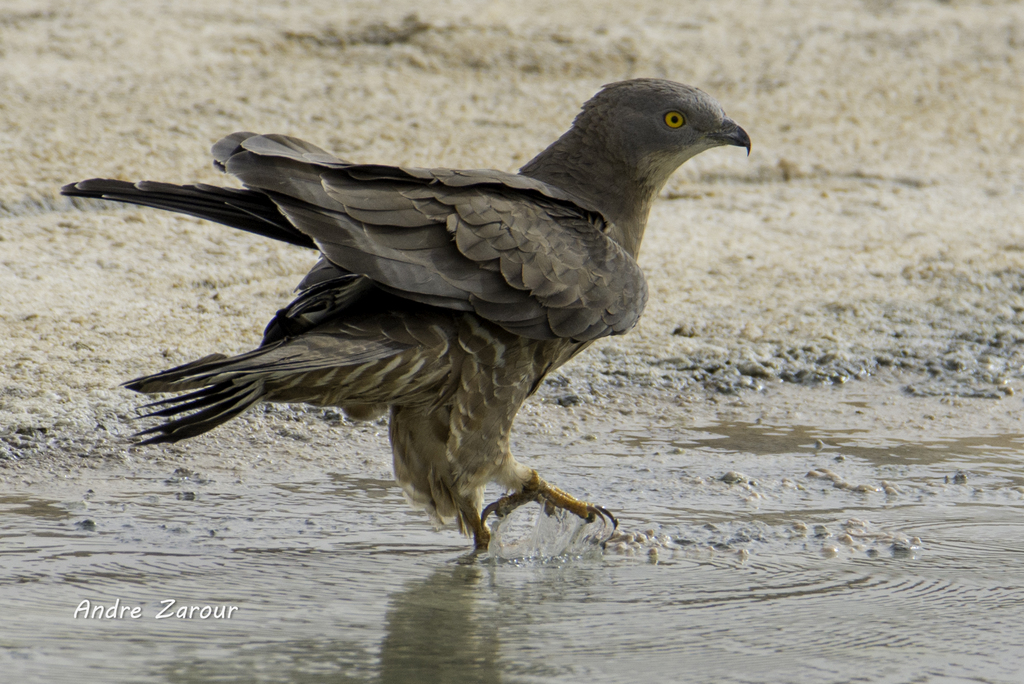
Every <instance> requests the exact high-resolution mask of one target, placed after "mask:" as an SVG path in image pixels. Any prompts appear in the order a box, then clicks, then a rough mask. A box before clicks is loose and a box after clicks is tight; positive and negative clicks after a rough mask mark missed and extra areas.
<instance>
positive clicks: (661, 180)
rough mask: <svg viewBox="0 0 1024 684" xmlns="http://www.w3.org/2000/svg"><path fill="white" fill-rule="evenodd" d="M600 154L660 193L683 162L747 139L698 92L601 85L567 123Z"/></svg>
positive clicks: (643, 82) (659, 85)
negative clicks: (594, 144)
mask: <svg viewBox="0 0 1024 684" xmlns="http://www.w3.org/2000/svg"><path fill="white" fill-rule="evenodd" d="M573 128H575V129H578V130H580V131H581V132H583V133H584V134H585V136H586V137H587V138H589V139H592V140H595V141H600V144H601V146H602V147H604V149H605V153H606V154H607V155H608V156H609V157H611V158H614V159H615V160H617V161H621V162H624V164H625V167H626V168H628V169H632V170H634V174H635V175H634V178H635V180H636V181H638V182H641V183H643V184H644V185H647V186H649V187H651V188H652V189H653V190H654V191H655V192H657V191H658V190H660V189H661V187H662V186H663V185H664V184H665V181H667V180H668V177H669V176H670V175H671V174H672V172H673V171H675V170H676V169H677V168H679V166H681V165H682V164H683V163H684V162H685V161H686V160H688V159H690V158H692V157H694V156H696V155H698V154H700V153H701V152H704V151H706V150H709V149H711V148H713V147H719V146H721V145H736V146H739V147H745V148H746V149H747V154H750V137H749V136H748V135H747V133H746V131H744V130H743V129H742V128H740V127H739V126H738V125H736V122H735V121H733V120H732V119H730V118H729V117H727V116H726V115H725V112H724V111H723V110H722V107H721V105H719V104H718V102H716V101H715V99H714V98H712V97H711V96H710V95H708V94H707V93H705V92H704V91H702V90H700V89H698V88H694V87H692V86H688V85H683V84H681V83H674V82H672V81H665V80H661V79H653V78H642V79H634V80H631V81H620V82H618V83H612V84H609V85H607V86H605V87H604V88H603V89H602V90H601V91H600V92H599V93H598V94H597V95H595V96H594V97H592V98H591V99H590V100H589V101H588V102H587V103H586V104H584V105H583V110H582V111H581V112H580V114H579V115H578V116H577V117H576V120H575V121H574V122H573Z"/></svg>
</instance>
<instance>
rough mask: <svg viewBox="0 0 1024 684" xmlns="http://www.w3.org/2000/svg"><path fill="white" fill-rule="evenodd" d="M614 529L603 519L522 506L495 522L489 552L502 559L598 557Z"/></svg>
mask: <svg viewBox="0 0 1024 684" xmlns="http://www.w3.org/2000/svg"><path fill="white" fill-rule="evenodd" d="M612 531H613V530H612V526H611V524H610V523H608V522H605V521H604V520H602V519H601V518H598V519H597V520H595V521H594V522H591V523H588V522H586V521H585V520H583V519H582V518H580V517H579V516H577V515H575V514H573V513H570V512H568V511H564V510H561V509H553V510H551V511H550V512H546V511H545V510H544V509H542V508H541V507H540V506H535V505H527V506H521V507H519V508H517V509H516V510H515V511H513V512H512V513H510V514H509V515H507V516H505V517H504V518H499V519H498V520H497V521H496V522H495V523H494V525H493V527H492V528H491V543H490V545H489V546H488V547H487V553H488V555H489V556H490V557H491V558H494V559H501V560H541V561H544V560H551V559H555V558H564V557H599V556H600V555H601V553H602V546H603V543H604V541H605V540H607V539H608V537H609V535H610V534H611V533H612Z"/></svg>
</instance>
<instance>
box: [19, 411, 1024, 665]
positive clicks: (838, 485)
mask: <svg viewBox="0 0 1024 684" xmlns="http://www.w3.org/2000/svg"><path fill="white" fill-rule="evenodd" d="M1022 442H1024V437H1021V436H1020V435H1006V436H1001V437H998V438H995V437H985V438H977V439H970V440H959V441H942V442H932V443H924V442H918V443H907V442H898V441H893V440H888V441H883V440H878V439H875V438H873V437H872V435H870V434H868V433H854V432H836V431H828V430H822V429H817V428H801V427H776V426H760V425H750V424H731V425H720V426H716V427H710V428H705V429H703V430H685V429H672V428H658V429H654V430H646V431H643V432H619V433H615V434H614V435H613V439H612V440H611V441H607V442H604V441H602V442H590V443H586V444H582V443H581V444H578V445H575V446H571V447H569V448H558V449H555V448H551V450H550V453H547V454H542V455H540V456H539V457H537V458H536V459H533V460H530V461H529V462H530V465H533V466H535V467H538V468H539V469H540V470H541V472H542V473H543V474H544V475H545V476H546V477H547V478H548V479H549V480H550V481H552V482H554V483H556V484H558V485H560V486H562V487H564V488H566V489H569V490H570V491H573V492H575V493H579V494H581V495H583V496H585V497H589V498H592V499H596V500H599V501H600V502H601V503H602V504H604V505H606V506H608V507H609V508H611V509H613V510H614V511H616V512H617V513H619V515H620V520H621V529H622V530H623V531H624V532H625V533H628V534H630V535H631V536H630V537H620V538H619V539H620V541H618V542H616V543H612V544H609V545H608V548H607V550H606V551H604V552H603V553H600V552H594V553H591V554H589V555H587V556H586V557H582V558H577V557H573V558H564V557H563V558H556V559H548V560H546V561H539V560H519V561H514V562H509V561H496V560H493V559H489V558H487V557H478V558H473V557H471V556H469V555H468V554H467V550H468V545H467V543H466V540H464V539H462V538H461V537H459V536H458V535H456V534H455V533H454V532H452V531H450V530H449V531H443V532H441V533H437V532H434V531H433V530H432V529H431V528H430V526H429V525H428V524H427V522H426V520H425V519H424V518H423V516H422V515H421V514H418V513H416V512H413V511H410V510H409V509H408V508H407V507H406V506H405V504H404V502H403V500H402V497H401V495H400V491H399V489H398V488H397V487H396V486H394V485H393V484H392V483H391V482H388V481H381V480H374V479H368V478H365V477H359V476H351V475H336V476H333V477H332V478H330V479H327V480H324V481H319V482H297V483H280V484H276V485H245V484H240V483H233V482H227V481H224V482H221V481H209V480H206V479H205V478H203V477H202V475H201V474H200V475H197V474H194V473H187V472H179V473H177V474H176V475H173V476H172V475H171V474H169V473H165V474H163V475H162V476H161V477H155V476H149V477H143V476H140V475H132V474H128V473H121V474H113V475H111V477H110V479H109V480H108V481H104V482H103V483H102V484H103V486H102V487H99V486H97V487H96V489H97V490H98V491H102V492H104V494H103V495H98V494H88V493H86V494H85V496H83V497H82V499H75V500H70V501H57V500H42V499H39V498H36V497H32V496H21V495H12V494H7V495H4V496H2V497H0V554H2V568H3V569H2V570H0V604H2V606H3V609H4V610H3V612H4V615H3V620H2V621H0V644H2V646H3V649H2V650H0V668H2V669H0V671H2V672H3V673H4V675H3V677H2V679H3V680H4V681H19V682H33V681H39V682H43V681H47V682H59V681H75V682H81V681H105V682H163V681H166V682H191V681H196V682H198V681H238V682H254V681H255V682H277V681H281V682H284V681H289V682H302V681H310V682H312V681H316V682H319V681H324V680H325V679H326V680H328V681H382V682H433V681H436V682H462V681H465V682H476V681H493V682H499V681H500V682H547V681H579V680H581V679H586V680H589V681H591V682H623V681H637V680H638V679H641V678H642V679H650V680H654V681H680V682H802V681H808V682H850V681H870V682H911V681H913V682H961V681H972V682H1015V683H1016V682H1020V681H1021V672H1024V650H1022V649H1021V648H1020V644H1021V643H1022V641H1024V545H1022V544H1021V541H1020V540H1021V539H1024V521H1022V516H1021V513H1022V512H1024V494H1022V492H1024V475H1022V474H1021V468H1020V453H1021V449H1022V446H1021V445H1022ZM595 449H596V450H598V451H599V452H600V453H597V454H593V453H591V451H592V450H595ZM809 474H810V475H809ZM723 477H724V479H723ZM493 494H495V495H496V494H497V492H493ZM648 530H650V531H653V532H654V535H653V536H651V538H645V537H647V536H648V535H647V534H646V532H647V531H648ZM638 533H644V537H637V536H636V534H638ZM169 600H174V601H175V602H176V603H175V604H174V605H173V606H172V610H171V611H170V613H171V614H172V615H173V614H174V612H175V611H176V610H177V609H179V608H181V607H182V606H185V607H188V606H197V607H199V608H201V607H203V606H207V605H209V606H211V609H212V608H213V607H217V608H219V609H220V610H221V611H224V610H226V609H227V607H230V606H237V610H235V611H233V612H232V613H231V617H230V618H229V619H228V618H215V617H213V616H212V615H211V616H210V617H207V618H206V619H202V617H201V613H200V612H199V608H197V609H196V610H195V611H194V613H193V617H192V618H191V619H189V618H187V617H186V618H178V617H169V618H166V619H157V617H156V616H157V614H158V612H159V611H160V610H161V609H162V607H163V606H162V604H161V602H162V601H169ZM83 601H90V602H91V606H90V608H95V607H96V606H97V605H101V606H103V607H104V608H108V607H110V606H112V605H114V602H115V601H119V604H118V606H119V607H125V606H127V607H129V608H131V607H139V608H140V609H141V614H142V615H141V617H139V618H137V619H132V618H131V617H130V614H128V613H126V614H125V615H124V616H123V617H121V618H118V619H103V618H99V617H97V618H93V619H89V618H86V617H84V611H80V613H79V616H78V617H75V612H76V609H77V608H79V607H80V606H81V605H83V604H82V603H81V602H83ZM641 672H642V673H644V675H643V677H641V676H640V675H639V674H638V673H641Z"/></svg>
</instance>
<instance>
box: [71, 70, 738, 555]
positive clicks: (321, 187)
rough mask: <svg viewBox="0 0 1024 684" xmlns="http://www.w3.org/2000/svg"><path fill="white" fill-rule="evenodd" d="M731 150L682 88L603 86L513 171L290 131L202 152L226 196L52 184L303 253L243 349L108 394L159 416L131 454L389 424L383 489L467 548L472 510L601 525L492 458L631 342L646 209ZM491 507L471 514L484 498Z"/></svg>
mask: <svg viewBox="0 0 1024 684" xmlns="http://www.w3.org/2000/svg"><path fill="white" fill-rule="evenodd" d="M728 145H731V146H738V147H743V148H746V151H747V155H748V156H749V154H750V137H749V136H748V135H747V133H746V131H744V130H743V129H742V128H741V127H740V126H739V125H737V124H736V122H735V121H733V120H732V119H730V118H729V117H727V116H726V115H725V112H724V111H723V109H722V107H721V105H719V104H718V102H717V101H716V100H715V99H714V98H712V97H711V96H710V95H708V94H707V93H705V92H703V91H702V90H700V89H698V88H695V87H692V86H688V85H683V84H680V83H676V82H673V81H668V80H664V79H653V78H637V79H631V80H626V81H619V82H616V83H611V84H608V85H605V86H604V87H602V88H601V89H600V90H599V91H598V92H597V94H595V95H594V96H593V97H592V98H591V99H589V100H588V101H587V102H585V103H584V104H583V106H582V108H581V110H580V111H579V113H578V114H577V116H576V117H575V119H574V120H573V122H572V124H571V126H570V128H569V130H568V131H566V132H565V133H564V134H563V135H562V136H561V137H559V138H558V139H557V140H556V141H555V142H553V143H552V144H551V145H550V146H548V147H547V148H546V149H544V150H543V151H542V152H540V153H539V154H538V155H537V156H536V157H534V158H533V159H532V160H531V161H529V162H527V163H526V164H525V165H524V166H523V167H522V168H521V169H520V170H519V171H518V173H510V172H502V171H496V170H457V169H447V168H414V167H406V166H389V165H380V164H368V163H354V162H349V161H344V160H342V159H339V158H337V157H335V156H334V155H332V154H330V153H328V152H326V151H325V150H323V149H321V148H319V147H317V146H315V145H312V144H310V143H307V142H304V141H302V140H299V139H297V138H294V137H289V136H285V135H278V134H267V135H258V134H255V133H251V132H238V133H233V134H231V135H228V136H227V137H225V138H223V139H221V140H220V141H219V142H217V143H216V144H214V146H213V148H212V154H213V158H214V165H215V166H216V168H217V169H219V170H221V171H223V172H225V173H227V174H229V175H231V176H234V177H235V178H236V179H238V180H239V181H240V182H241V185H242V187H241V188H235V187H220V186H213V185H207V184H192V185H176V184H171V183H163V182H155V181H140V182H134V183H133V182H129V181H119V180H109V179H101V178H94V179H90V180H84V181H81V182H77V183H71V184H69V185H66V186H64V187H63V188H62V189H61V192H62V194H64V195H67V196H72V197H85V198H94V199H103V200H111V201H116V202H126V203H131V204H136V205H143V206H146V207H153V208H157V209H163V210H169V211H172V212H178V213H182V214H188V215H191V216H195V217H198V218H201V219H206V220H209V221H213V222H216V223H221V224H224V225H226V226H229V227H232V228H236V229H240V230H243V231H248V232H250V233H255V234H257V235H261V236H265V237H268V238H272V239H275V240H280V241H282V242H286V243H290V244H293V245H297V246H300V247H305V248H308V249H311V250H318V251H319V258H318V261H317V262H316V264H315V265H314V266H313V268H312V270H311V271H310V272H309V273H308V274H307V275H306V276H305V277H304V278H303V279H302V281H301V282H300V283H299V285H298V287H297V288H296V291H297V296H296V297H295V299H294V301H292V302H291V303H290V304H289V305H287V306H286V307H285V308H283V309H281V310H279V311H277V313H276V314H275V315H274V316H273V318H272V319H271V320H270V322H269V324H268V325H267V326H266V329H265V331H264V334H263V339H262V340H261V342H260V344H259V346H258V347H256V348H255V349H253V350H252V351H250V352H247V353H243V354H240V355H237V356H233V357H230V358H229V357H227V356H225V355H223V354H211V355H208V356H205V357H203V358H200V359H198V360H196V361H193V362H191V363H186V364H184V365H182V366H178V367H176V368H171V369H169V370H166V371H163V372H159V373H155V374H153V375H147V376H145V377H141V378H137V379H134V380H130V381H128V382H126V383H124V386H125V387H127V388H128V389H130V390H134V391H136V392H141V393H144V394H161V393H176V396H173V397H171V398H167V399H161V400H159V401H155V402H154V403H151V404H148V405H147V406H146V407H145V408H147V409H152V410H151V412H150V413H148V414H146V416H147V417H159V418H163V419H165V421H164V422H162V423H160V424H158V425H156V426H155V427H151V428H149V429H146V430H143V431H142V432H140V433H139V435H140V436H142V437H146V439H145V441H143V442H142V443H143V444H155V443H163V442H176V441H178V440H182V439H187V438H190V437H195V436H196V435H200V434H202V433H204V432H207V431H208V430H211V429H213V428H215V427H217V426H218V425H221V424H222V423H224V422H226V421H228V420H230V419H232V418H234V417H236V416H238V415H239V414H241V413H243V412H245V411H246V410H247V409H249V408H251V407H253V406H254V405H256V404H258V403H260V402H286V403H305V404H310V405H314V406H322V407H340V409H341V410H342V411H343V412H344V414H345V415H346V416H347V417H348V418H350V419H352V420H368V419H374V418H379V417H380V416H382V415H384V414H385V413H386V414H388V420H389V439H390V443H391V450H392V456H393V466H394V475H395V479H396V480H397V482H398V484H400V485H401V487H402V489H403V491H404V493H405V496H406V498H407V500H408V501H409V502H410V503H411V504H412V505H413V506H415V507H417V508H422V509H425V510H426V512H427V514H428V515H429V516H430V518H431V519H432V521H433V522H434V523H435V525H443V524H447V523H451V522H452V521H455V522H456V523H457V525H458V527H459V529H460V531H461V532H462V533H463V534H465V535H467V536H470V535H471V536H472V537H473V543H474V548H475V549H476V550H478V551H479V550H481V549H486V548H487V547H488V545H489V543H490V539H491V528H490V526H489V525H488V523H487V518H488V517H489V516H490V515H491V514H494V515H495V516H496V517H498V518H499V519H500V518H502V517H504V516H506V515H508V514H509V513H511V511H512V510H514V509H516V508H517V507H519V506H521V505H523V504H526V503H528V502H537V503H540V504H541V505H542V506H544V507H545V509H546V510H548V511H551V510H552V509H563V510H566V511H568V512H570V513H573V514H575V515H578V516H579V517H580V518H583V519H584V520H586V521H589V522H594V521H595V520H596V519H597V518H601V519H603V520H605V521H607V522H611V524H612V526H613V529H614V526H615V525H617V520H616V518H615V517H614V516H613V515H612V514H611V513H610V512H609V511H608V510H607V509H606V508H604V507H603V506H600V505H596V504H592V503H588V502H585V501H581V500H580V499H577V498H576V497H574V496H572V495H571V494H569V493H567V492H565V491H563V490H561V489H559V488H557V487H555V486H553V485H551V484H549V483H548V482H546V481H545V480H544V479H543V478H541V476H540V474H539V473H538V472H537V471H536V470H535V469H533V468H530V467H528V466H525V465H523V464H521V463H519V462H518V461H517V460H516V459H515V457H514V456H513V455H512V453H511V450H510V434H511V430H512V425H513V421H514V419H515V416H516V413H517V412H518V410H519V408H520V407H521V406H522V405H523V402H524V401H526V399H527V398H528V397H530V396H531V395H532V394H534V393H535V392H536V391H537V389H538V388H539V387H540V385H541V382H542V381H543V380H544V378H545V376H546V375H548V374H549V373H551V372H552V371H553V370H555V369H556V368H558V367H560V366H561V365H562V364H564V363H566V362H567V361H569V360H570V359H572V358H573V357H574V356H576V355H577V354H579V353H580V352H582V351H583V350H584V349H586V348H587V347H589V346H590V345H591V344H593V343H594V342H595V341H596V340H599V339H601V338H603V337H607V336H610V335H621V334H623V333H626V332H628V331H629V330H630V329H632V328H633V327H634V326H635V325H636V324H637V321H638V320H639V318H640V315H641V313H642V311H643V309H644V306H645V304H646V301H647V285H646V280H645V278H644V274H643V272H642V271H641V269H640V267H639V265H638V264H637V261H636V259H637V253H638V251H639V249H640V243H641V240H642V238H643V234H644V230H645V228H646V225H647V220H648V215H649V213H650V210H651V206H652V203H653V202H654V200H655V198H656V197H657V195H658V193H659V192H660V190H661V189H662V188H663V187H664V185H665V183H666V182H667V180H668V178H669V176H670V175H671V174H672V173H673V172H674V171H675V170H676V169H677V168H678V167H679V166H680V165H682V164H683V163H684V162H685V161H687V160H688V159H690V158H692V157H693V156H695V155H697V154H699V153H701V152H704V151H706V150H709V149H712V148H715V147H719V146H728ZM489 483H496V484H498V485H499V486H501V487H503V488H504V489H505V491H506V494H504V495H503V496H501V497H500V498H498V499H497V500H496V501H494V502H493V503H491V504H490V505H488V506H486V507H484V505H483V501H484V490H485V487H486V485H487V484H489Z"/></svg>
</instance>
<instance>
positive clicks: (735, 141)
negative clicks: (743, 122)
mask: <svg viewBox="0 0 1024 684" xmlns="http://www.w3.org/2000/svg"><path fill="white" fill-rule="evenodd" d="M712 137H713V138H715V139H716V140H717V141H718V144H719V145H735V146H736V147H746V148H747V156H748V157H749V156H750V136H749V135H747V132H746V131H745V130H743V129H742V128H740V127H739V126H737V125H736V122H735V121H733V120H732V119H729V118H725V119H722V127H721V128H720V129H719V130H718V132H716V133H713V134H712Z"/></svg>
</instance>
